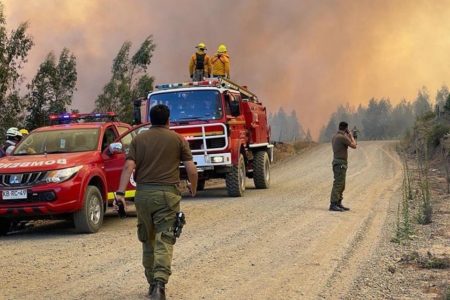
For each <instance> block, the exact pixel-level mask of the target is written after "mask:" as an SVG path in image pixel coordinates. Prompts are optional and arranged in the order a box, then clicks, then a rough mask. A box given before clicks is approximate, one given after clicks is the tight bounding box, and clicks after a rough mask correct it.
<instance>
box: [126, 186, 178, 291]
mask: <svg viewBox="0 0 450 300" xmlns="http://www.w3.org/2000/svg"><path fill="white" fill-rule="evenodd" d="M180 200H181V194H180V192H179V191H178V189H177V188H176V187H175V186H163V185H161V186H156V185H139V184H138V187H137V190H136V196H135V199H134V201H135V205H136V212H137V235H138V239H139V241H141V243H142V250H143V251H142V264H143V266H144V268H145V277H146V278H147V281H148V283H149V284H152V283H153V282H154V281H161V282H164V283H167V282H168V280H169V276H170V274H171V273H172V272H171V264H172V254H173V245H174V244H175V241H176V238H175V236H174V232H173V230H174V225H175V220H176V213H177V212H178V211H179V210H180Z"/></svg>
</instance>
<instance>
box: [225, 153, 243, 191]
mask: <svg viewBox="0 0 450 300" xmlns="http://www.w3.org/2000/svg"><path fill="white" fill-rule="evenodd" d="M225 182H226V185H227V191H228V196H230V197H241V196H242V195H243V194H244V191H245V161H244V156H243V155H242V154H241V155H240V156H239V163H238V165H237V166H233V167H232V169H231V172H230V173H228V174H227V177H226V179H225Z"/></svg>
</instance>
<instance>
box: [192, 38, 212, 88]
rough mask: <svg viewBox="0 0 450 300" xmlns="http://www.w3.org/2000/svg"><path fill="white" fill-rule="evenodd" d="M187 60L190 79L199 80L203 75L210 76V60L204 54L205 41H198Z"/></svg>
mask: <svg viewBox="0 0 450 300" xmlns="http://www.w3.org/2000/svg"><path fill="white" fill-rule="evenodd" d="M195 48H197V51H196V52H195V53H194V54H192V56H191V60H190V61H189V74H190V76H191V78H192V81H201V80H203V78H205V77H211V60H210V58H209V56H208V54H206V45H205V43H199V44H198V45H197V46H196V47H195Z"/></svg>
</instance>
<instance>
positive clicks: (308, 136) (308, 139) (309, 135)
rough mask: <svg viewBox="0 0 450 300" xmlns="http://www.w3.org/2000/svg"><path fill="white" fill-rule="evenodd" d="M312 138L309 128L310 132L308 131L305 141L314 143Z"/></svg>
mask: <svg viewBox="0 0 450 300" xmlns="http://www.w3.org/2000/svg"><path fill="white" fill-rule="evenodd" d="M312 140H313V139H312V136H311V131H309V128H308V130H307V131H306V136H305V141H306V142H312Z"/></svg>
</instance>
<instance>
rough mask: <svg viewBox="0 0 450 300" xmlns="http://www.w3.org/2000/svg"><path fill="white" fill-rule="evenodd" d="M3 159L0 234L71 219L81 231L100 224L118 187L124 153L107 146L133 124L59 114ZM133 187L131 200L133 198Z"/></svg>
mask: <svg viewBox="0 0 450 300" xmlns="http://www.w3.org/2000/svg"><path fill="white" fill-rule="evenodd" d="M50 118H51V121H52V122H54V123H56V124H57V125H53V126H47V127H42V128H39V129H36V130H34V131H33V132H32V133H31V134H30V135H28V136H27V137H26V138H25V139H24V140H23V141H22V142H21V143H20V144H19V145H18V146H17V148H16V149H15V150H14V152H13V153H12V155H11V156H7V157H3V158H1V159H0V234H5V233H7V232H8V231H9V230H10V228H11V224H12V223H14V222H18V221H22V220H30V219H40V218H45V219H46V218H57V219H62V218H70V219H73V221H74V225H75V227H76V229H77V231H78V232H87V233H92V232H96V231H98V229H99V228H100V226H101V225H102V221H103V215H104V213H105V210H106V208H107V204H108V200H112V199H113V197H114V195H113V192H114V191H116V190H117V188H118V186H119V177H120V173H121V171H122V167H123V164H124V162H125V157H124V155H123V154H122V155H120V154H114V155H112V153H111V152H110V149H109V147H108V146H109V145H110V144H111V143H112V142H113V141H115V140H116V139H117V138H118V137H119V136H120V135H121V134H122V133H124V132H126V131H128V130H129V129H130V128H131V126H130V125H128V124H125V123H120V122H116V121H114V114H113V113H107V114H61V115H54V116H51V117H50ZM133 192H134V187H133V186H132V185H131V184H130V186H129V188H128V192H127V194H128V195H126V196H127V197H134V193H133Z"/></svg>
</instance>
